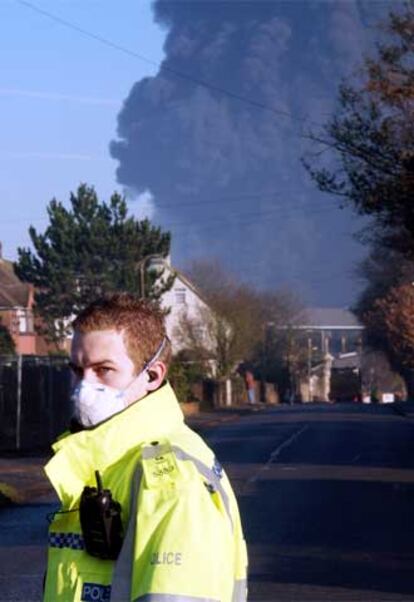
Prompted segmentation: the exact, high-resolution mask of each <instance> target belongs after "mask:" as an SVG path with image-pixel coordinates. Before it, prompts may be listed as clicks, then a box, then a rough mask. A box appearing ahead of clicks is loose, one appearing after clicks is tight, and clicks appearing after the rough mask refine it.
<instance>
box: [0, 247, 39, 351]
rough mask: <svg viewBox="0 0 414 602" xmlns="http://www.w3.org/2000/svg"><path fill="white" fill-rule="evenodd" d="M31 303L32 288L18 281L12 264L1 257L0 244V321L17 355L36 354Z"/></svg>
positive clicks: (32, 296) (32, 298)
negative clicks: (7, 332)
mask: <svg viewBox="0 0 414 602" xmlns="http://www.w3.org/2000/svg"><path fill="white" fill-rule="evenodd" d="M33 301H34V289H33V286H32V285H31V284H26V283H23V282H21V281H20V280H19V279H18V277H17V276H16V274H15V273H14V269H13V263H12V262H11V261H7V260H6V259H4V258H3V257H2V253H1V243H0V319H1V323H2V324H3V326H5V327H6V328H7V329H8V331H9V333H10V335H11V337H12V338H13V341H14V344H15V346H16V352H17V353H19V354H27V355H32V354H35V353H36V334H35V332H34V324H33Z"/></svg>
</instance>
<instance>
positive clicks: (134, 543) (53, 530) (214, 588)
mask: <svg viewBox="0 0 414 602" xmlns="http://www.w3.org/2000/svg"><path fill="white" fill-rule="evenodd" d="M54 450H55V452H56V453H55V456H54V457H53V458H52V460H50V462H49V463H48V464H47V466H46V473H47V475H48V477H49V479H50V480H51V482H52V484H53V486H54V487H55V489H56V491H57V493H58V495H59V497H60V500H61V502H62V507H61V511H60V512H59V513H57V514H56V515H55V518H54V520H53V522H52V524H51V526H50V530H49V550H48V567H47V578H46V586H45V594H44V602H60V601H65V602H75V601H76V602H78V601H82V602H95V601H98V602H109V601H111V602H131V601H135V602H244V601H245V600H246V599H247V597H246V566H247V554H246V546H245V542H244V539H243V534H242V528H241V524H240V517H239V512H238V508H237V503H236V500H235V497H234V494H233V491H232V489H231V486H230V484H229V481H228V479H227V476H226V475H225V473H224V471H223V470H222V468H221V466H220V465H219V464H218V462H217V461H216V460H215V458H214V454H213V452H212V451H211V450H210V449H209V448H208V447H207V446H206V444H205V443H204V442H203V441H202V439H201V438H200V437H199V436H198V435H197V434H196V433H194V432H193V431H191V429H189V428H188V427H187V426H186V425H185V424H184V421H183V415H182V412H181V410H180V408H179V405H178V403H177V400H176V398H175V395H174V393H173V391H172V389H171V387H170V386H169V385H168V384H166V385H164V386H163V387H161V388H160V389H159V390H158V391H155V392H154V393H152V394H150V395H148V396H147V397H145V398H144V399H142V400H140V401H139V402H137V403H135V404H133V405H131V406H129V407H128V408H127V409H126V410H124V411H123V412H121V413H119V414H117V415H115V416H113V417H112V418H111V419H109V420H108V421H106V422H104V423H102V424H101V425H99V426H98V427H95V428H94V429H91V430H84V431H81V432H79V433H76V434H72V435H68V436H67V437H64V438H63V439H61V440H59V441H58V442H57V443H55V445H54ZM96 470H99V472H100V474H101V477H102V482H103V486H104V488H105V489H110V491H111V492H112V496H113V498H114V499H115V500H116V501H118V502H119V503H120V504H121V507H122V522H123V525H124V527H125V534H124V535H125V538H124V544H123V547H122V550H121V553H120V556H119V558H118V560H117V561H116V562H113V561H111V560H101V559H98V558H94V557H92V556H90V555H89V554H87V552H86V551H85V545H84V540H83V536H82V531H81V527H80V521H79V512H78V508H79V500H80V496H81V493H82V491H83V489H84V487H85V486H95V482H94V481H95V477H94V473H95V471H96Z"/></svg>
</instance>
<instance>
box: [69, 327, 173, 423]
mask: <svg viewBox="0 0 414 602" xmlns="http://www.w3.org/2000/svg"><path fill="white" fill-rule="evenodd" d="M164 344H165V339H163V341H162V343H161V345H160V346H159V348H158V350H157V352H156V353H155V355H154V356H153V357H152V358H151V360H150V361H149V362H147V363H146V364H145V366H144V369H143V370H142V371H141V372H140V373H139V374H138V375H137V376H136V377H135V378H134V379H133V380H132V381H131V382H130V383H129V385H128V386H127V387H125V389H116V388H115V387H110V386H109V385H104V384H102V383H89V382H87V381H86V380H82V381H81V382H80V383H79V384H78V385H77V386H76V387H75V389H74V390H73V393H72V395H71V399H72V402H73V404H74V417H75V418H76V420H77V421H78V422H80V424H82V426H84V427H91V426H96V425H97V424H99V423H100V422H103V421H104V420H107V419H108V418H110V417H111V416H114V415H115V414H118V413H119V412H122V410H124V409H125V408H126V407H127V403H126V392H127V391H128V389H129V388H130V387H131V386H132V384H133V383H135V382H136V381H137V380H139V379H141V380H143V381H145V382H147V381H148V370H149V368H150V367H151V366H152V364H153V363H154V362H155V361H156V360H157V359H158V358H159V356H160V354H161V352H162V350H163V348H164ZM145 382H143V391H145V388H144V385H145ZM144 394H145V393H144Z"/></svg>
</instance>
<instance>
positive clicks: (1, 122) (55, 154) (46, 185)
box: [0, 0, 164, 259]
mask: <svg viewBox="0 0 414 602" xmlns="http://www.w3.org/2000/svg"><path fill="white" fill-rule="evenodd" d="M35 5H36V6H37V7H39V8H40V9H43V10H45V11H49V12H51V13H53V14H55V15H57V16H59V17H61V18H62V19H65V20H67V21H70V22H71V23H73V24H75V25H78V26H79V27H82V28H84V29H86V30H89V31H91V32H93V33H94V34H97V35H100V36H102V37H104V38H108V39H109V40H111V41H112V42H114V43H116V44H119V45H121V46H124V47H126V48H128V49H130V50H132V51H134V52H136V53H142V55H145V56H146V57H148V58H149V59H152V60H154V61H155V62H156V63H158V62H159V61H160V60H161V59H162V44H163V40H164V32H163V31H162V30H161V29H160V28H159V27H158V26H157V25H156V24H155V23H154V22H153V19H152V13H151V7H150V2H149V1H148V0H123V2H122V3H116V2H113V1H111V2H110V1H108V0H99V1H98V0H70V1H69V0H60V1H58V2H56V1H54V2H51V1H44V0H36V2H35ZM0 22H1V24H2V35H1V37H0V56H1V57H2V61H1V62H2V65H1V76H0V107H1V110H0V128H1V132H2V136H1V141H0V198H1V207H2V213H1V215H2V218H1V224H2V228H1V233H0V240H1V241H2V243H3V255H4V257H6V258H10V259H14V258H15V257H16V250H17V247H18V246H21V245H23V246H27V245H28V244H29V237H28V233H27V231H28V227H29V225H30V224H33V225H34V226H35V227H36V228H38V229H39V230H41V231H42V230H43V229H44V228H45V226H46V224H47V219H46V218H45V216H46V210H45V208H46V205H47V203H48V202H49V201H50V200H51V199H52V198H53V197H56V198H58V199H59V200H62V201H66V200H67V199H68V197H69V192H70V191H71V190H75V189H76V187H77V186H78V184H79V183H80V182H82V181H85V182H88V183H89V184H93V185H94V186H95V187H96V189H97V191H98V194H99V195H100V196H101V197H102V198H104V199H107V198H108V197H109V196H110V194H111V193H112V192H113V191H114V190H115V189H118V190H119V189H120V186H119V185H118V184H117V183H116V178H115V168H116V162H115V161H114V160H113V159H111V158H110V155H109V151H108V145H109V142H110V140H111V139H112V138H114V136H115V132H116V118H117V114H118V112H119V110H120V108H121V105H122V102H123V100H124V99H125V98H126V96H127V94H128V92H129V90H130V88H131V86H132V85H133V83H134V82H135V81H137V80H139V79H141V78H142V77H144V76H146V75H151V74H153V73H154V72H155V71H156V67H155V66H154V65H151V64H149V63H148V62H145V61H141V60H139V59H138V58H134V57H132V56H128V55H126V54H124V53H122V52H119V51H117V50H116V49H113V48H109V47H106V46H105V45H103V44H100V43H99V42H98V41H94V40H92V39H89V38H87V37H85V36H83V35H81V34H80V33H77V32H76V31H73V30H70V29H68V28H66V27H64V26H62V25H60V24H59V23H56V22H54V21H52V20H50V19H48V18H47V17H45V16H42V15H40V14H38V13H36V12H34V11H33V10H31V9H30V8H28V7H26V6H24V5H23V4H20V3H18V2H16V1H15V0H2V1H1V2H0Z"/></svg>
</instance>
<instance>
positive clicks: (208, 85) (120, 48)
mask: <svg viewBox="0 0 414 602" xmlns="http://www.w3.org/2000/svg"><path fill="white" fill-rule="evenodd" d="M15 2H17V3H18V4H20V5H22V6H24V7H25V8H29V9H30V10H32V11H34V12H36V13H38V14H40V15H42V16H44V17H47V18H49V19H51V20H52V21H55V22H56V23H59V24H60V25H63V26H64V27H67V28H68V29H72V30H73V31H76V32H77V33H80V34H81V35H83V36H85V37H88V38H90V39H92V40H95V41H96V42H99V43H101V44H104V45H105V46H108V47H109V48H112V49H113V50H118V51H119V52H122V53H124V54H126V55H128V56H131V57H133V58H137V59H139V60H141V61H144V62H146V63H148V64H150V65H153V66H155V67H157V68H160V67H161V68H162V69H163V71H165V72H166V73H170V74H171V75H173V76H174V77H177V78H180V79H183V80H186V81H189V82H191V83H193V84H194V85H196V86H200V87H202V88H206V89H209V90H213V91H215V92H219V93H220V94H223V95H225V96H228V97H229V98H232V99H233V100H237V101H239V102H243V103H246V104H249V105H251V106H253V107H256V108H257V109H261V110H264V111H269V112H271V113H273V114H275V115H278V116H282V117H287V118H289V119H291V120H293V121H297V122H300V123H302V124H305V123H306V122H308V123H312V124H314V125H317V126H318V127H322V125H323V124H321V123H317V122H315V121H312V120H307V119H306V118H305V117H295V116H294V115H293V114H292V113H290V112H289V111H283V110H281V109H275V108H273V107H270V106H268V105H266V104H264V103H262V102H259V101H257V100H253V99H252V98H247V97H245V96H241V95H240V94H236V93H235V92H232V91H231V90H228V89H226V88H223V87H221V86H218V85H216V84H214V83H212V82H207V81H204V80H202V79H200V78H198V77H194V76H192V75H189V74H187V73H183V72H181V71H178V70H177V69H172V68H171V67H166V66H165V64H161V65H160V63H159V62H158V61H155V60H153V59H150V58H148V57H146V56H144V55H143V54H140V53H138V52H135V51H134V50H131V49H130V48H127V47H126V46H122V45H121V44H118V43H116V42H112V40H109V39H108V38H106V37H103V36H101V35H99V34H95V33H93V32H92V31H89V30H88V29H85V28H84V27H80V26H79V25H76V24H75V23H72V22H71V21H68V20H67V19H63V18H62V17H59V16H58V15H56V14H54V13H51V12H50V11H47V10H45V9H43V8H40V7H39V6H37V5H36V4H33V3H32V2H28V1H27V0H15Z"/></svg>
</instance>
